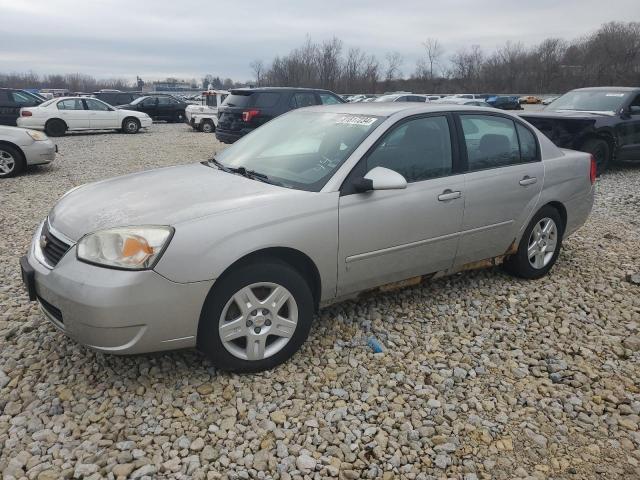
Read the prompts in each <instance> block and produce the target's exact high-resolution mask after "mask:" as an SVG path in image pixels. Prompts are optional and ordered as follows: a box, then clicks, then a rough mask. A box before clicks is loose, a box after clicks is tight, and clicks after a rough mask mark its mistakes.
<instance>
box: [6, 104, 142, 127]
mask: <svg viewBox="0 0 640 480" xmlns="http://www.w3.org/2000/svg"><path fill="white" fill-rule="evenodd" d="M151 123H152V120H151V117H150V116H149V115H147V114H146V113H142V112H134V111H132V110H118V109H116V108H113V107H112V106H111V105H109V104H107V103H105V102H103V101H102V100H98V99H97V98H85V97H63V98H54V99H53V100H49V101H47V102H44V103H41V104H40V105H38V106H37V107H25V108H22V109H20V116H19V117H18V120H17V124H18V126H19V127H25V128H33V129H36V130H44V131H45V132H47V135H49V136H50V137H60V136H62V135H64V134H65V132H67V131H76V130H111V129H115V130H120V131H122V132H125V133H137V132H138V130H140V129H141V128H147V127H150V126H151Z"/></svg>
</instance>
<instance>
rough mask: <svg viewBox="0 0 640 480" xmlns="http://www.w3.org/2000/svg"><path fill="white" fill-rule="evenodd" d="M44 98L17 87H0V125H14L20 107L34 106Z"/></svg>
mask: <svg viewBox="0 0 640 480" xmlns="http://www.w3.org/2000/svg"><path fill="white" fill-rule="evenodd" d="M43 101H44V100H42V99H41V98H40V97H37V96H36V95H34V94H33V93H29V92H27V91H26V90H20V89H17V88H0V125H10V126H13V127H15V126H16V120H17V119H18V117H19V116H20V109H21V108H22V107H35V106H36V105H40V104H41V103H42V102H43Z"/></svg>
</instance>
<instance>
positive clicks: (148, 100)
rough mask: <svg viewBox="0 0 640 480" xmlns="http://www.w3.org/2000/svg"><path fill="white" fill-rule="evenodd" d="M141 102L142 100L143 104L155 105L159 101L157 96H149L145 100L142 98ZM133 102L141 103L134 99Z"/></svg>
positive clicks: (147, 105) (146, 105)
mask: <svg viewBox="0 0 640 480" xmlns="http://www.w3.org/2000/svg"><path fill="white" fill-rule="evenodd" d="M141 102H142V105H143V106H145V107H153V106H154V105H156V104H157V103H158V99H157V98H155V97H147V98H145V99H144V100H141ZM132 103H139V102H135V101H134V102H132Z"/></svg>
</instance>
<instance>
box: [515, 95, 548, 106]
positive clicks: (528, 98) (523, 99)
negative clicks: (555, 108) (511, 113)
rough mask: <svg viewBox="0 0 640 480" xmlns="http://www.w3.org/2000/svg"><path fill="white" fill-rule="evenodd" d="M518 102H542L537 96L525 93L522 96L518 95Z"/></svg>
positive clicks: (531, 103) (530, 103) (533, 103)
mask: <svg viewBox="0 0 640 480" xmlns="http://www.w3.org/2000/svg"><path fill="white" fill-rule="evenodd" d="M518 101H519V102H520V103H524V104H527V105H535V104H536V103H540V102H542V100H540V99H539V98H538V97H534V96H533V95H526V96H524V97H520V98H519V99H518Z"/></svg>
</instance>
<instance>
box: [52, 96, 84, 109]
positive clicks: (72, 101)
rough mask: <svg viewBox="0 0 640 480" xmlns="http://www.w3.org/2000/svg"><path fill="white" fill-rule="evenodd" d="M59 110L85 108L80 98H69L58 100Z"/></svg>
mask: <svg viewBox="0 0 640 480" xmlns="http://www.w3.org/2000/svg"><path fill="white" fill-rule="evenodd" d="M58 110H84V105H83V104H82V100H80V99H79V98H69V99H67V100H61V101H59V102H58Z"/></svg>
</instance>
